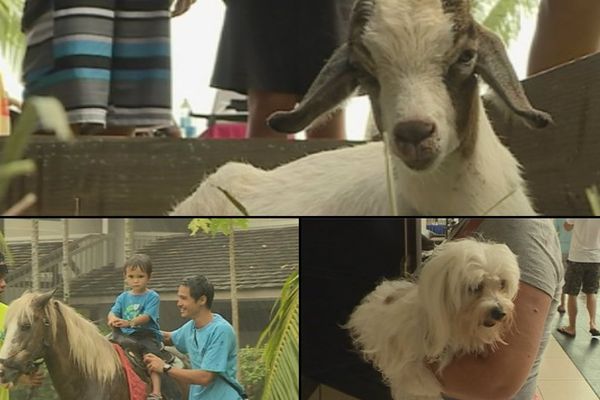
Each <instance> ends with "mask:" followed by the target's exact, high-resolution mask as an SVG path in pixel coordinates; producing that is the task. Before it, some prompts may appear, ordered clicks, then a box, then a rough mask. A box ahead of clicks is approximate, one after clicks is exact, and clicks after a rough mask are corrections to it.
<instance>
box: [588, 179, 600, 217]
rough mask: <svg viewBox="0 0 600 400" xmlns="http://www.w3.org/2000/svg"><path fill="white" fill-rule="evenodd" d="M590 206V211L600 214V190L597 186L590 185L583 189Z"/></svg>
mask: <svg viewBox="0 0 600 400" xmlns="http://www.w3.org/2000/svg"><path fill="white" fill-rule="evenodd" d="M585 194H586V195H587V198H588V201H589V202H590V206H591V207H592V213H593V214H594V215H600V190H598V187H597V186H592V187H590V188H587V189H586V190H585Z"/></svg>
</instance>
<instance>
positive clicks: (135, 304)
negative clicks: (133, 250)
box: [108, 254, 162, 400]
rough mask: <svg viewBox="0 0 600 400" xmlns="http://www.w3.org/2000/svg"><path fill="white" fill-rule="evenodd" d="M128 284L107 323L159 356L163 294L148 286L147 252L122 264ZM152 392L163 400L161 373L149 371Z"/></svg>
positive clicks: (151, 397)
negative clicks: (161, 296) (160, 294)
mask: <svg viewBox="0 0 600 400" xmlns="http://www.w3.org/2000/svg"><path fill="white" fill-rule="evenodd" d="M123 275H124V277H125V283H126V284H127V286H128V287H129V288H131V290H128V291H125V292H123V293H121V294H120V295H119V296H118V297H117V300H116V301H115V304H114V305H113V306H112V308H111V309H110V312H109V313H108V326H111V327H115V328H120V331H121V332H122V333H123V334H125V335H129V336H130V337H132V338H134V339H135V340H136V341H137V342H138V343H139V344H140V345H142V347H143V348H144V354H146V353H152V354H156V355H157V356H159V357H160V352H161V342H162V335H161V333H160V329H159V326H158V313H159V303H160V297H159V296H158V293H156V292H155V291H154V290H151V289H148V282H149V281H150V278H151V276H152V262H151V261H150V257H148V256H147V255H145V254H135V255H133V256H132V257H131V258H129V259H128V260H127V261H125V265H124V266H123ZM150 378H151V381H152V392H151V393H150V394H149V395H148V397H147V400H160V399H162V396H161V394H160V375H159V374H158V373H156V372H153V373H151V374H150Z"/></svg>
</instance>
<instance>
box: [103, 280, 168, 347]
mask: <svg viewBox="0 0 600 400" xmlns="http://www.w3.org/2000/svg"><path fill="white" fill-rule="evenodd" d="M159 305H160V297H159V295H158V293H156V292H155V291H154V290H147V291H146V292H145V293H143V294H133V293H131V292H130V291H127V292H123V293H121V294H120V295H119V297H117V300H116V301H115V304H114V305H113V306H112V308H111V309H110V312H112V313H113V314H115V315H116V316H117V317H119V318H121V319H125V320H128V321H131V320H132V319H134V318H136V317H139V316H140V315H147V316H149V317H150V321H149V322H148V323H147V324H144V325H140V326H139V327H136V328H121V331H122V332H123V333H124V334H126V335H131V334H132V333H133V332H136V331H140V330H149V331H151V332H152V333H154V336H156V338H157V339H158V341H159V342H160V341H162V335H161V333H160V328H159V326H158V313H159V311H158V309H159Z"/></svg>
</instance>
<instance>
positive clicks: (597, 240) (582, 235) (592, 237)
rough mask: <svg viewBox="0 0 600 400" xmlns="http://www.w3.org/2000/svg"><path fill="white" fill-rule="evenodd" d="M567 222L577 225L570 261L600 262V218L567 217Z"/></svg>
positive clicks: (572, 240) (570, 251)
mask: <svg viewBox="0 0 600 400" xmlns="http://www.w3.org/2000/svg"><path fill="white" fill-rule="evenodd" d="M567 223H568V224H570V225H575V226H574V227H573V230H572V231H571V232H572V233H573V237H572V238H571V248H570V249H569V257H568V259H569V261H574V262H583V263H600V218H587V219H586V218H581V219H567Z"/></svg>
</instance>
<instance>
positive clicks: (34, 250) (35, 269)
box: [31, 219, 40, 291]
mask: <svg viewBox="0 0 600 400" xmlns="http://www.w3.org/2000/svg"><path fill="white" fill-rule="evenodd" d="M39 222H40V221H39V220H37V219H32V220H31V288H32V289H33V290H34V291H38V290H40V262H39V261H40V260H39V257H38V243H39V236H40V224H39Z"/></svg>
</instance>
